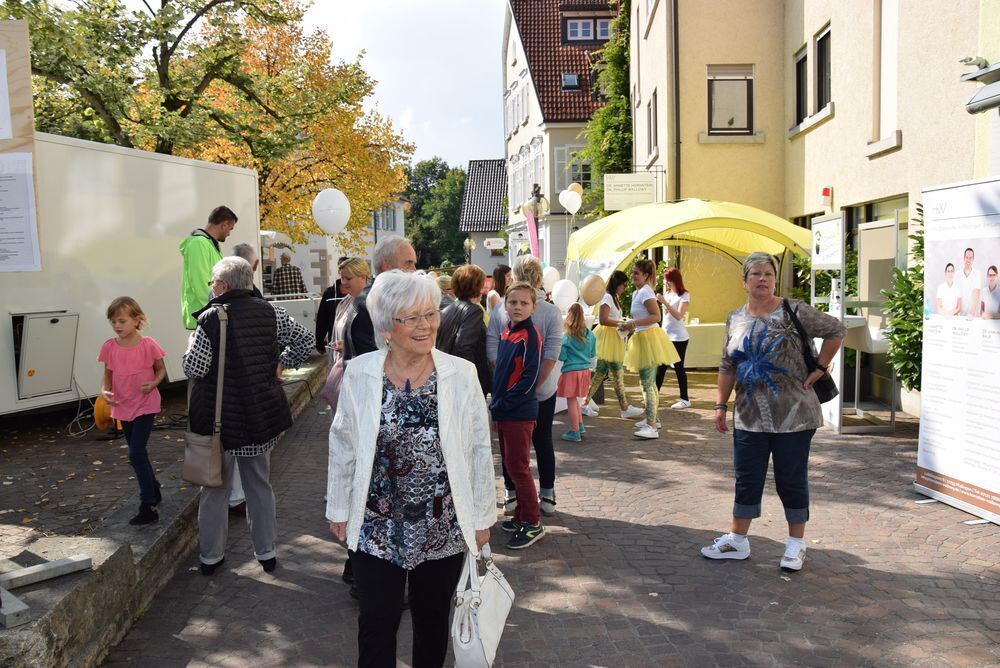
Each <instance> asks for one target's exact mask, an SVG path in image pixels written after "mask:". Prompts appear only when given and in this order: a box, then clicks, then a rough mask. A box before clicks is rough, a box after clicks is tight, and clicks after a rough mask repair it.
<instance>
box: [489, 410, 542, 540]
mask: <svg viewBox="0 0 1000 668" xmlns="http://www.w3.org/2000/svg"><path fill="white" fill-rule="evenodd" d="M496 426H497V435H498V436H499V439H500V456H501V457H503V464H504V466H505V467H506V468H507V475H509V476H510V479H511V480H513V481H514V490H515V492H516V493H517V509H515V510H514V519H515V520H519V521H521V522H526V523H528V524H532V525H534V524H538V522H539V520H540V517H541V515H540V511H539V509H538V491H537V490H536V489H535V479H534V477H532V475H531V432H532V431H533V430H534V428H535V421H534V420H523V421H518V422H497V423H496Z"/></svg>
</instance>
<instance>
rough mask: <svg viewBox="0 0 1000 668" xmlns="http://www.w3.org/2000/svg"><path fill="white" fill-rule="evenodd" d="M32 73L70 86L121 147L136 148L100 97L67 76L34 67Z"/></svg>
mask: <svg viewBox="0 0 1000 668" xmlns="http://www.w3.org/2000/svg"><path fill="white" fill-rule="evenodd" d="M31 73H32V74H34V75H35V76H40V77H45V78H46V79H48V80H49V81H54V82H55V83H58V84H63V85H64V86H69V88H70V89H72V90H73V91H75V92H76V93H77V94H78V95H79V96H80V97H82V98H83V100H84V102H86V103H87V104H88V105H89V106H90V108H91V109H93V110H94V112H95V113H96V114H97V116H98V118H100V119H101V122H102V123H104V126H105V127H106V128H107V129H108V132H109V133H110V134H111V136H112V137H114V138H115V142H116V143H117V144H118V145H119V146H125V147H126V148H135V146H134V145H133V144H132V138H131V137H129V135H128V133H127V132H125V129H124V128H122V126H121V123H119V122H118V119H116V118H115V117H114V115H113V114H112V113H111V111H110V110H109V109H108V105H107V103H105V101H104V100H103V99H102V98H101V97H100V96H98V95H97V93H95V92H93V91H91V90H88V89H86V88H80V87H78V86H77V85H76V83H75V82H74V81H73V80H72V79H70V78H68V77H66V76H63V75H61V74H56V73H55V72H49V71H46V70H43V69H40V68H38V67H36V66H34V65H33V66H32V67H31Z"/></svg>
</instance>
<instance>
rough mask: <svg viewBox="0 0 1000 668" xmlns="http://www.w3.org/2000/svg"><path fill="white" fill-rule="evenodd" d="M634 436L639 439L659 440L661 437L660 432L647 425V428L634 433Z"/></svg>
mask: <svg viewBox="0 0 1000 668" xmlns="http://www.w3.org/2000/svg"><path fill="white" fill-rule="evenodd" d="M632 435H633V436H635V437H637V438H659V437H660V432H658V431H657V430H655V429H653V428H652V427H650V426H649V425H646V426H645V427H643V428H642V429H640V430H639V431H636V432H634V433H633V434H632Z"/></svg>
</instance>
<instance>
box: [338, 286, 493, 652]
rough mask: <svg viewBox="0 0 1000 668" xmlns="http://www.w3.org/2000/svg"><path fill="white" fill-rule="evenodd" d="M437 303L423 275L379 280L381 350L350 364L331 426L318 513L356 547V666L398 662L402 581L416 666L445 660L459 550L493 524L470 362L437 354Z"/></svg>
mask: <svg viewBox="0 0 1000 668" xmlns="http://www.w3.org/2000/svg"><path fill="white" fill-rule="evenodd" d="M440 301H441V292H440V289H439V288H438V286H437V284H436V283H435V282H434V280H433V279H431V278H429V277H427V276H422V275H418V274H411V273H403V272H401V271H398V270H394V271H389V272H384V273H382V274H379V275H378V277H377V278H376V279H375V283H374V285H373V286H372V288H371V291H370V292H369V294H368V300H367V306H368V311H369V313H370V314H371V317H372V324H373V325H374V328H375V331H376V341H377V342H378V344H379V347H380V349H379V350H378V351H376V352H373V353H368V354H366V355H361V356H359V357H356V358H354V360H353V361H352V362H351V365H350V366H349V367H348V368H347V371H346V373H345V374H344V380H343V384H342V386H341V393H340V404H339V406H338V409H337V414H336V417H335V418H334V420H333V424H332V425H331V427H330V464H329V477H328V483H327V484H328V488H327V505H326V518H327V520H329V522H330V530H331V531H332V532H333V534H334V535H335V536H336V537H337V538H338V539H339V540H342V541H346V542H347V548H348V549H349V550H351V551H352V557H351V561H352V563H353V565H354V578H355V585H356V586H357V590H358V597H359V600H360V612H359V615H358V654H359V659H358V665H359V666H379V667H381V666H387V667H388V666H395V665H396V630H397V629H398V627H399V620H400V617H401V615H402V610H403V594H404V589H405V587H406V582H407V580H409V604H410V611H411V613H412V619H413V665H414V666H442V665H443V664H444V660H445V655H446V654H447V651H448V635H449V633H448V632H449V628H448V617H449V613H450V611H451V597H452V595H453V593H454V591H455V586H456V585H457V584H458V578H459V575H460V573H461V571H462V564H463V558H464V555H465V551H466V550H471V551H472V552H474V553H475V552H477V551H479V549H480V548H481V547H482V546H483V545H484V544H486V542H487V541H488V540H489V535H490V527H492V526H493V524H494V522H495V521H496V509H495V508H496V487H495V482H494V472H493V456H492V452H491V442H490V429H489V417H488V414H487V411H486V403H485V401H484V399H483V393H482V391H481V390H480V388H479V380H478V376H477V375H476V369H475V367H474V366H473V365H472V364H471V363H470V362H468V361H466V360H463V359H461V358H458V357H454V356H452V355H447V354H445V353H442V352H440V351H438V350H436V349H434V341H435V339H436V337H437V329H438V325H439V324H440V318H441V316H440V311H439V310H438V305H439V303H440Z"/></svg>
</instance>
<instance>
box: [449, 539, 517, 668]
mask: <svg viewBox="0 0 1000 668" xmlns="http://www.w3.org/2000/svg"><path fill="white" fill-rule="evenodd" d="M480 558H481V559H482V560H483V562H484V563H485V565H486V574H485V575H483V576H481V577H480V575H479V566H478V562H479V559H480ZM512 605H514V590H512V589H511V588H510V585H509V584H507V578H505V577H504V576H503V573H501V572H500V569H499V568H497V567H496V565H495V564H494V563H493V559H492V558H491V552H490V546H489V545H488V544H487V545H484V546H483V549H482V551H481V552H480V553H479V557H477V556H475V555H473V554H472V553H471V552H466V553H465V565H464V566H463V568H462V576H461V577H460V578H459V580H458V586H457V587H456V588H455V616H454V618H453V619H452V622H451V640H452V647H453V649H454V651H455V666H457V668H490V666H492V665H493V660H494V659H495V658H496V655H497V647H498V646H499V645H500V636H502V635H503V629H504V624H505V623H506V621H507V615H508V614H509V613H510V608H511V606H512Z"/></svg>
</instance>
